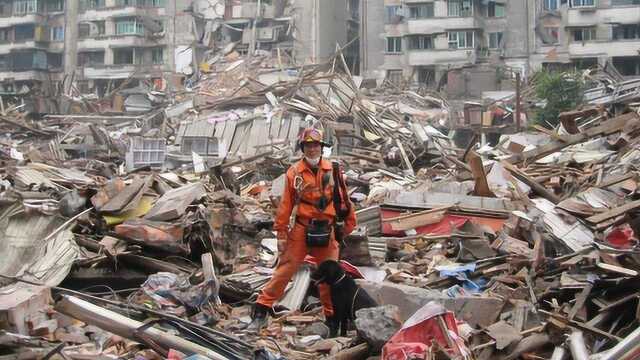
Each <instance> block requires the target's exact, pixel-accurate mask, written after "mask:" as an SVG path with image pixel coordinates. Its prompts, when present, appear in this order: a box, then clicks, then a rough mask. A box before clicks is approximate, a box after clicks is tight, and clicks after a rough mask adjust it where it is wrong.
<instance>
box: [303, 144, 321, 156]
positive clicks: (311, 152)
mask: <svg viewBox="0 0 640 360" xmlns="http://www.w3.org/2000/svg"><path fill="white" fill-rule="evenodd" d="M302 152H303V153H304V156H306V157H308V158H309V159H317V158H319V157H320V155H322V145H320V143H319V142H311V143H306V144H304V146H303V148H302Z"/></svg>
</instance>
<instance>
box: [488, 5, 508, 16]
mask: <svg viewBox="0 0 640 360" xmlns="http://www.w3.org/2000/svg"><path fill="white" fill-rule="evenodd" d="M504 8H505V6H504V4H498V3H496V2H493V1H491V2H489V4H488V5H487V16H488V17H504Z"/></svg>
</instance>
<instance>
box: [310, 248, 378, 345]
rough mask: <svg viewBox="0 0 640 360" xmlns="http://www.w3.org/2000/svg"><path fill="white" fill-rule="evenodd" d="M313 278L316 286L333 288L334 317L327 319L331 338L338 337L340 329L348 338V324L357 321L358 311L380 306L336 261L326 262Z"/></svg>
mask: <svg viewBox="0 0 640 360" xmlns="http://www.w3.org/2000/svg"><path fill="white" fill-rule="evenodd" d="M311 278H312V279H313V280H314V281H315V284H316V285H318V284H321V283H325V284H328V285H329V286H330V287H331V302H332V303H333V317H331V318H328V319H327V325H328V326H329V336H330V337H336V336H337V335H338V328H340V336H346V335H347V325H348V322H349V321H350V320H351V321H353V320H355V314H356V311H358V310H360V309H364V308H370V307H376V306H378V304H377V303H376V301H375V300H373V299H372V298H371V296H369V294H367V293H366V291H364V290H363V289H361V288H360V287H359V286H358V285H357V284H356V282H355V281H354V280H353V278H351V276H349V275H348V274H347V273H345V272H344V270H343V269H342V267H341V266H340V264H339V263H338V262H337V261H335V260H327V261H324V262H323V263H322V264H320V266H319V267H318V269H317V270H316V271H315V272H314V273H313V274H312V275H311Z"/></svg>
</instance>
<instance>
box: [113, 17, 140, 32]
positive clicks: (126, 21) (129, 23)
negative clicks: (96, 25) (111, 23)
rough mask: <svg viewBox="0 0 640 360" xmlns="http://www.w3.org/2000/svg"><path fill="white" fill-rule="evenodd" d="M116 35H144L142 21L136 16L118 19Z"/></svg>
mask: <svg viewBox="0 0 640 360" xmlns="http://www.w3.org/2000/svg"><path fill="white" fill-rule="evenodd" d="M116 35H144V28H143V26H142V22H138V21H137V20H136V19H135V18H123V19H121V20H118V21H116Z"/></svg>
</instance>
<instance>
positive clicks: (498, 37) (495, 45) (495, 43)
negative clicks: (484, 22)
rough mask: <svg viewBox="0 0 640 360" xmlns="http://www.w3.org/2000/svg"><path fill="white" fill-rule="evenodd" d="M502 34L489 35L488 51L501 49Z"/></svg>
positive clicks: (493, 33)
mask: <svg viewBox="0 0 640 360" xmlns="http://www.w3.org/2000/svg"><path fill="white" fill-rule="evenodd" d="M502 34H503V33H502V32H492V33H489V49H499V48H501V47H502V36H503V35H502Z"/></svg>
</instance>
